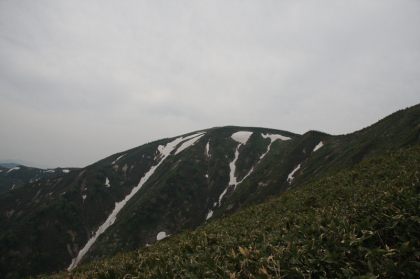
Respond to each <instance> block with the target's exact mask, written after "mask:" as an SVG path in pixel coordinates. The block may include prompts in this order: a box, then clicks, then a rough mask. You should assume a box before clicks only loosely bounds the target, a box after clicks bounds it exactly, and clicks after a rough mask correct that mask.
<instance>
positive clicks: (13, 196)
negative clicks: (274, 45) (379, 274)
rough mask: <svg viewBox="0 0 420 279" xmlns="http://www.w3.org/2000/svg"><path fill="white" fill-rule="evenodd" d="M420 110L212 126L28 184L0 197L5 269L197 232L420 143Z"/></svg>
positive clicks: (42, 268) (39, 269) (24, 269)
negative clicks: (295, 123) (327, 120)
mask: <svg viewBox="0 0 420 279" xmlns="http://www.w3.org/2000/svg"><path fill="white" fill-rule="evenodd" d="M419 116H420V105H417V106H414V107H411V108H408V109H406V110H402V111H399V112H396V113H394V114H392V115H390V116H388V117H386V118H385V119H383V120H381V121H379V122H377V123H376V124H374V125H372V126H370V127H367V128H365V129H363V130H361V131H358V132H355V133H352V134H349V135H342V136H332V135H328V134H325V133H321V132H316V131H310V132H307V133H305V134H304V135H297V134H293V133H290V132H286V131H281V130H273V129H266V128H255V127H234V126H228V127H218V128H212V129H207V130H202V131H198V132H194V133H190V134H187V135H183V136H179V137H176V138H171V139H162V140H158V141H155V142H151V143H148V144H145V145H142V146H139V147H136V148H133V149H130V150H127V151H124V152H121V153H118V154H114V155H111V156H109V157H107V158H105V159H103V160H101V161H98V162H97V163H95V164H93V165H90V166H87V167H85V168H83V169H79V170H75V171H71V172H69V173H64V174H62V175H60V176H57V177H54V178H50V179H45V180H39V181H37V182H33V183H29V184H26V185H24V186H22V187H21V188H19V189H13V190H12V191H9V192H7V193H4V194H2V195H0V255H2V256H0V274H6V275H7V276H6V278H19V277H22V276H27V275H35V274H39V273H45V272H53V271H57V270H61V269H64V268H68V267H71V268H72V267H74V266H75V265H77V264H78V263H79V262H80V263H87V262H90V261H93V260H97V259H100V258H102V257H107V256H113V255H116V254H117V253H120V252H129V251H133V250H135V249H137V248H140V247H144V246H146V245H148V244H153V243H155V242H156V241H157V237H158V236H159V235H161V234H163V233H165V234H166V235H172V236H173V235H176V234H179V233H181V232H182V231H183V230H194V229H196V228H197V227H199V226H202V225H203V224H205V223H206V222H210V221H212V220H214V219H218V218H225V217H227V216H229V215H230V214H233V213H235V212H238V211H241V210H244V209H246V208H248V207H250V206H251V205H252V204H259V203H262V202H264V201H266V200H268V199H269V198H270V197H272V196H274V197H276V196H279V195H281V193H283V192H285V191H290V190H292V189H297V188H300V187H303V186H305V185H309V184H311V183H312V182H313V181H314V180H316V179H320V178H323V177H327V176H328V175H329V174H332V173H335V172H338V171H340V170H342V169H343V168H346V167H350V166H353V165H354V164H356V163H359V162H361V161H363V160H366V159H368V158H370V157H372V156H375V155H380V154H386V152H389V151H391V152H392V151H396V150H397V149H398V148H400V147H409V146H411V145H414V144H416V143H418V142H419V136H420V126H419V125H420V117H419ZM321 146H322V147H321ZM316 147H318V149H316ZM319 147H320V148H319Z"/></svg>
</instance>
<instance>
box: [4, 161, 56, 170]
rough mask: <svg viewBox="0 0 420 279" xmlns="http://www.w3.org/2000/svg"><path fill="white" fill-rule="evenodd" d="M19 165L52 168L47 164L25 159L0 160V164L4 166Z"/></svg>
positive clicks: (12, 166)
mask: <svg viewBox="0 0 420 279" xmlns="http://www.w3.org/2000/svg"><path fill="white" fill-rule="evenodd" d="M19 165H21V166H27V167H31V168H38V169H53V167H51V166H47V165H44V164H37V163H33V162H29V161H26V160H20V159H7V160H0V166H3V167H6V168H14V167H17V166H19Z"/></svg>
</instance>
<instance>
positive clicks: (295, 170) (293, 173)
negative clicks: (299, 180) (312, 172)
mask: <svg viewBox="0 0 420 279" xmlns="http://www.w3.org/2000/svg"><path fill="white" fill-rule="evenodd" d="M299 169H300V164H299V165H298V166H297V167H296V168H295V169H294V170H293V171H292V172H291V173H290V174H289V176H288V177H287V182H289V184H290V183H292V181H293V179H294V177H293V175H295V172H297V171H298V170H299Z"/></svg>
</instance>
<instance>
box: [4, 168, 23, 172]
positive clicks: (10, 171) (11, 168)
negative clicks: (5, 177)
mask: <svg viewBox="0 0 420 279" xmlns="http://www.w3.org/2000/svg"><path fill="white" fill-rule="evenodd" d="M19 169H20V167H14V168H11V169H10V170H8V171H7V172H6V173H9V172H11V171H13V170H19Z"/></svg>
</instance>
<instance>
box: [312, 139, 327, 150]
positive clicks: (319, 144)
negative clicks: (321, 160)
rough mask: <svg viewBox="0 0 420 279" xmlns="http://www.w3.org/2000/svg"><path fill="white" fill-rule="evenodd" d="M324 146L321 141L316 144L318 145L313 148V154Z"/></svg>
mask: <svg viewBox="0 0 420 279" xmlns="http://www.w3.org/2000/svg"><path fill="white" fill-rule="evenodd" d="M323 146H324V143H323V142H322V141H321V142H320V143H318V145H317V146H315V148H314V151H313V152H315V151H317V150H318V149H320V148H321V147H323Z"/></svg>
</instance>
